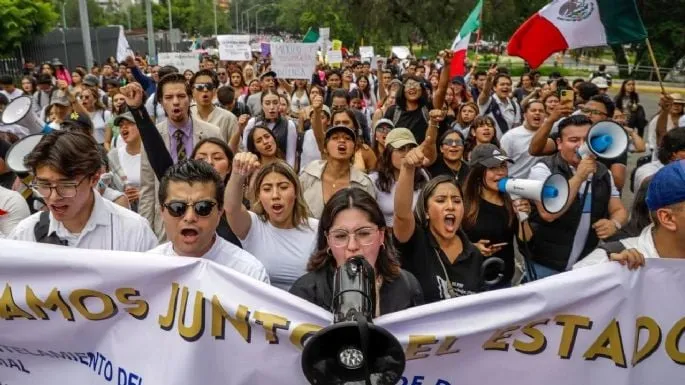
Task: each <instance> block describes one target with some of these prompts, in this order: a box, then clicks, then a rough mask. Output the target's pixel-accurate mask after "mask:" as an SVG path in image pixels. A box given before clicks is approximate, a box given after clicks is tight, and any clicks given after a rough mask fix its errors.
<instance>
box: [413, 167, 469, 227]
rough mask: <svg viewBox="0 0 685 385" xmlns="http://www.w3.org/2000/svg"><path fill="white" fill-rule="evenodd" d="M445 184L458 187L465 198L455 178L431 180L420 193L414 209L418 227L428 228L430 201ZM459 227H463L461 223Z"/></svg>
mask: <svg viewBox="0 0 685 385" xmlns="http://www.w3.org/2000/svg"><path fill="white" fill-rule="evenodd" d="M443 183H449V184H451V185H452V186H454V187H456V188H457V190H458V191H459V195H461V197H462V199H463V198H464V193H463V192H462V191H461V187H460V186H459V184H458V183H457V181H456V180H455V179H454V177H452V176H449V175H438V176H436V177H435V178H433V179H431V180H429V181H428V183H426V185H425V186H423V189H422V190H421V192H420V193H419V198H418V199H417V201H416V207H415V208H414V219H415V221H416V224H417V225H419V226H421V227H428V219H426V216H427V215H428V200H429V199H430V197H432V196H433V193H434V192H435V190H436V189H437V188H438V186H440V185H441V184H443ZM459 227H461V223H460V224H459Z"/></svg>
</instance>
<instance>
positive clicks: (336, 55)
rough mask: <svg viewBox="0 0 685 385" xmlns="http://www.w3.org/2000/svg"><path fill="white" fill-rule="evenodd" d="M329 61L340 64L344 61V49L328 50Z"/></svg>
mask: <svg viewBox="0 0 685 385" xmlns="http://www.w3.org/2000/svg"><path fill="white" fill-rule="evenodd" d="M328 62H329V63H331V64H340V63H342V62H343V56H342V51H328Z"/></svg>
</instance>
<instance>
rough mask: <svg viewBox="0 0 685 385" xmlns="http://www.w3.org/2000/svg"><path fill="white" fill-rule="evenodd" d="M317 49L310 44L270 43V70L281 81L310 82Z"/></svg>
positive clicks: (314, 45)
mask: <svg viewBox="0 0 685 385" xmlns="http://www.w3.org/2000/svg"><path fill="white" fill-rule="evenodd" d="M317 49H318V47H317V45H316V44H312V43H271V70H272V71H275V72H276V74H277V75H278V77H279V78H281V79H305V80H310V79H311V78H312V73H313V72H314V66H315V65H316V52H317Z"/></svg>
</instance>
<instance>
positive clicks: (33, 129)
mask: <svg viewBox="0 0 685 385" xmlns="http://www.w3.org/2000/svg"><path fill="white" fill-rule="evenodd" d="M32 105H33V99H31V97H30V96H20V97H18V98H16V99H14V100H12V102H10V104H8V105H7V107H5V111H3V113H2V118H1V120H2V123H3V124H16V125H18V126H22V127H24V128H26V129H27V130H29V133H31V134H37V133H39V132H41V131H43V126H44V125H45V124H44V123H43V122H41V121H40V118H39V117H38V115H36V113H35V112H33V106H32Z"/></svg>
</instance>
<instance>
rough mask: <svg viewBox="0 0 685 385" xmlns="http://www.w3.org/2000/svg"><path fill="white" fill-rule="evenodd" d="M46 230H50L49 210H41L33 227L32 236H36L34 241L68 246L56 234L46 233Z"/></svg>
mask: <svg viewBox="0 0 685 385" xmlns="http://www.w3.org/2000/svg"><path fill="white" fill-rule="evenodd" d="M48 231H50V212H49V211H43V212H42V213H40V218H39V219H38V223H36V225H35V226H34V227H33V236H34V237H35V238H36V242H38V243H49V244H52V245H62V246H68V243H67V242H66V241H63V240H61V239H59V237H58V236H57V234H55V233H52V234H48Z"/></svg>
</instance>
